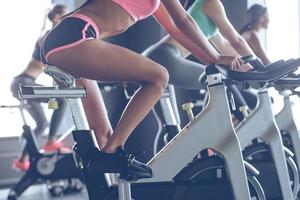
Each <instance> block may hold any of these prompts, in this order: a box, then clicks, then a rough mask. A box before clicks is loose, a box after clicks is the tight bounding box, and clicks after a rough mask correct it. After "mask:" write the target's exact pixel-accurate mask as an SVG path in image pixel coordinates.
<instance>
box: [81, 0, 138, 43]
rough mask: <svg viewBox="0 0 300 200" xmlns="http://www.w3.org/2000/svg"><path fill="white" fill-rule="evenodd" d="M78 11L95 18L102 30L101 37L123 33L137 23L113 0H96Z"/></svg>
mask: <svg viewBox="0 0 300 200" xmlns="http://www.w3.org/2000/svg"><path fill="white" fill-rule="evenodd" d="M78 13H81V14H84V15H86V16H88V17H90V18H91V19H92V20H94V22H95V23H96V24H97V26H98V28H99V31H100V38H106V37H110V36H113V35H116V34H118V33H122V32H124V31H126V30H127V29H128V28H129V27H130V26H132V25H133V24H134V23H135V21H134V19H133V18H132V17H131V16H130V15H129V14H128V13H127V12H126V11H125V10H124V9H123V8H122V7H121V6H119V5H118V4H116V3H115V2H113V1H112V0H94V1H93V2H91V3H90V4H88V5H86V6H84V7H83V8H81V9H80V10H79V11H78Z"/></svg>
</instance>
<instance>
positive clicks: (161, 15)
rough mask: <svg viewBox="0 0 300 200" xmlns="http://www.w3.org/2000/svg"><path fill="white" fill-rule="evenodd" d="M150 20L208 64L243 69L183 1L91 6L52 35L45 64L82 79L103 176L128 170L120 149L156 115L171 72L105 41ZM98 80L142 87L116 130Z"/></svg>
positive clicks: (101, 0)
mask: <svg viewBox="0 0 300 200" xmlns="http://www.w3.org/2000/svg"><path fill="white" fill-rule="evenodd" d="M151 15H153V16H154V17H155V18H156V19H157V21H158V22H159V23H160V24H161V25H162V26H163V27H164V28H165V29H166V30H167V31H168V32H169V33H170V34H171V35H172V36H173V37H174V38H176V39H177V40H178V41H179V42H180V43H181V44H182V45H184V46H185V47H186V48H187V49H189V50H190V51H191V52H193V54H194V55H196V56H197V57H199V58H202V60H203V61H204V62H205V64H211V63H219V64H226V65H229V66H231V67H232V68H235V69H240V68H241V66H242V63H243V62H242V61H241V60H240V59H239V58H238V57H235V56H222V55H220V54H219V53H218V52H217V51H216V50H215V49H214V48H213V47H212V46H211V45H210V44H209V43H208V41H207V40H205V38H204V36H203V34H202V33H201V31H200V30H199V29H198V28H197V25H196V23H195V22H194V20H193V19H192V18H191V17H190V16H189V15H188V14H187V13H186V12H185V10H184V8H183V7H182V6H181V5H180V3H179V1H178V0H143V1H141V0H88V1H86V2H85V3H84V4H83V5H82V6H81V7H80V8H79V9H77V10H75V11H74V12H72V13H70V14H69V15H68V16H66V17H65V18H64V19H63V20H62V21H61V23H60V24H58V25H57V26H56V27H55V28H54V29H52V30H51V31H50V32H49V34H48V35H47V37H46V38H45V41H44V44H43V48H42V51H41V52H42V55H43V59H44V62H45V63H48V64H52V65H55V66H58V67H60V68H61V69H62V70H64V71H67V72H69V73H71V74H73V75H76V76H80V77H82V78H81V79H79V80H78V82H77V83H78V84H79V85H83V86H85V88H86V90H87V96H86V97H85V98H84V99H83V106H84V109H85V112H86V115H87V118H88V123H89V126H90V128H91V129H93V130H94V132H95V134H96V139H97V142H98V144H99V147H100V149H101V150H102V151H101V152H100V154H101V155H102V158H103V159H102V162H101V163H102V166H101V167H100V168H98V170H99V171H104V172H105V171H107V170H108V169H110V171H114V165H113V163H118V166H115V169H116V170H115V171H116V172H118V170H119V169H120V167H121V168H124V167H125V166H127V164H128V163H127V159H126V157H127V154H126V152H124V150H123V149H122V148H119V147H120V146H122V145H123V144H124V143H125V141H126V140H127V138H128V136H129V135H130V134H131V133H132V131H133V130H134V129H135V127H136V126H137V125H138V124H139V123H140V122H141V121H142V119H143V118H144V117H145V116H146V115H147V113H148V112H149V111H150V110H151V108H152V107H153V105H154V104H155V103H156V102H157V100H158V99H159V98H160V96H161V95H162V93H163V91H164V89H165V87H166V85H167V82H168V72H167V70H165V69H164V68H163V67H162V66H161V65H159V64H157V63H155V62H153V61H151V60H150V59H148V58H146V57H143V56H141V55H139V54H137V53H134V52H132V51H130V50H128V49H126V48H123V47H120V46H117V45H113V44H109V43H107V42H105V41H103V39H104V38H107V37H110V36H113V35H117V34H119V33H121V32H124V31H125V30H127V29H128V28H129V27H131V26H132V25H134V24H135V23H136V22H137V21H139V20H143V19H145V18H147V17H149V16H151ZM98 80H101V81H133V82H137V83H139V84H140V85H141V87H140V89H139V90H138V91H137V92H136V93H135V94H134V95H133V97H132V99H131V100H130V102H129V103H128V105H127V107H126V108H125V110H124V112H123V115H122V116H121V119H120V121H119V123H118V124H117V126H116V127H115V129H114V130H113V129H112V127H111V125H110V122H109V120H108V117H107V114H106V109H105V106H104V102H103V99H102V97H101V94H100V91H99V88H98V86H97V83H96V81H98ZM100 157H101V156H100Z"/></svg>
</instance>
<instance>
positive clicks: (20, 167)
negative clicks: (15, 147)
mask: <svg viewBox="0 0 300 200" xmlns="http://www.w3.org/2000/svg"><path fill="white" fill-rule="evenodd" d="M12 167H13V169H15V170H17V171H27V170H28V169H29V167H30V162H29V161H28V160H25V161H23V162H21V161H19V160H14V161H13V165H12Z"/></svg>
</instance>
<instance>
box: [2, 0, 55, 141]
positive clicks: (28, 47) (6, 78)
mask: <svg viewBox="0 0 300 200" xmlns="http://www.w3.org/2000/svg"><path fill="white" fill-rule="evenodd" d="M50 6H51V0H42V1H41V0H26V1H3V2H1V8H2V10H1V12H0V24H1V32H0V44H1V45H0V52H1V59H0V66H1V69H2V70H1V76H0V91H1V98H0V105H3V104H5V105H11V104H17V103H18V101H17V100H16V99H15V98H13V97H12V95H11V92H10V89H9V86H10V82H11V80H12V78H13V77H14V76H16V75H17V74H19V73H21V71H22V70H23V69H24V68H25V67H26V64H27V63H28V61H29V59H30V58H31V54H32V51H33V47H34V44H35V41H36V39H37V38H38V36H39V34H40V30H41V27H42V24H43V18H44V15H45V11H46V9H47V8H49V7H50ZM39 81H40V83H50V81H51V79H50V78H48V77H47V78H45V77H41V78H40V80H39ZM49 113H50V111H49ZM27 118H28V119H29V117H28V116H27ZM0 121H1V123H0V124H1V125H0V137H6V136H16V135H20V134H21V133H22V120H21V116H20V113H19V111H18V110H7V109H0ZM28 121H29V124H30V125H32V126H33V127H34V123H32V120H30V119H29V120H28Z"/></svg>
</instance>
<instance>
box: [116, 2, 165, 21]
mask: <svg viewBox="0 0 300 200" xmlns="http://www.w3.org/2000/svg"><path fill="white" fill-rule="evenodd" d="M113 1H114V2H115V3H117V4H118V5H120V6H121V7H122V8H123V9H124V10H126V11H127V12H128V14H129V15H130V16H131V17H132V18H133V19H134V21H138V20H142V19H145V18H147V17H149V16H150V15H152V14H153V13H154V12H155V11H156V10H157V8H158V6H159V4H160V0H113Z"/></svg>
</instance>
